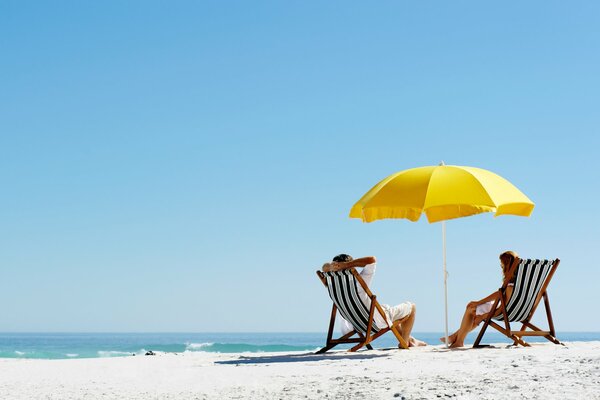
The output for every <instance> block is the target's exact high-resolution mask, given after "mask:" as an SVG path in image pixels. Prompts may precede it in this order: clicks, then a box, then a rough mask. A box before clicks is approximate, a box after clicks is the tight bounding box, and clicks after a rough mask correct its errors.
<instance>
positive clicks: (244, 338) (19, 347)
mask: <svg viewBox="0 0 600 400" xmlns="http://www.w3.org/2000/svg"><path fill="white" fill-rule="evenodd" d="M413 336H415V337H416V338H418V339H420V340H423V341H425V342H426V343H428V344H430V345H439V344H440V341H439V338H440V337H441V336H443V333H440V332H421V333H419V332H416V333H413ZM557 337H558V339H559V340H561V341H563V342H575V341H585V342H588V341H600V332H563V333H558V334H557ZM325 338H326V333H325V332H318V333H314V332H312V333H0V358H18V359H19V358H20V359H75V358H99V357H131V356H141V355H145V354H146V353H147V352H149V351H152V352H167V353H184V352H208V353H243V352H248V353H261V352H296V351H300V352H314V351H316V350H317V349H319V348H321V347H322V346H324V344H325ZM475 338H476V332H474V333H472V334H470V335H469V336H468V337H467V340H465V344H469V343H473V341H474V340H475ZM528 339H529V340H528V341H530V342H545V341H546V340H545V339H544V338H536V337H530V338H528ZM482 343H506V344H507V345H509V344H510V343H511V342H510V341H509V340H508V339H507V338H506V337H504V336H502V335H501V334H499V333H497V332H486V334H485V336H484V340H483V342H482ZM372 345H373V347H375V348H394V347H396V346H397V345H398V342H397V341H396V339H395V337H394V335H392V334H386V335H383V336H381V337H380V338H378V339H377V340H376V341H374V342H373V343H372ZM348 347H349V346H348V345H340V346H338V347H336V349H344V348H348Z"/></svg>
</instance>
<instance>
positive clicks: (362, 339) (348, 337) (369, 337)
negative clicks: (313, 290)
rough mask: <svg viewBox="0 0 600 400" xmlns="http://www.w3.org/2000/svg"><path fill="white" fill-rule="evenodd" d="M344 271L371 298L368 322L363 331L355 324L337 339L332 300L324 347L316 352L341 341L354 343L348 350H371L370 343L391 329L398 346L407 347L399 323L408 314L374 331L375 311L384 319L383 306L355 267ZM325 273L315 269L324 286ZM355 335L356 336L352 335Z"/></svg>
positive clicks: (334, 308)
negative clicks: (334, 332)
mask: <svg viewBox="0 0 600 400" xmlns="http://www.w3.org/2000/svg"><path fill="white" fill-rule="evenodd" d="M345 271H349V272H350V273H351V274H352V276H353V277H354V278H355V280H356V282H357V283H358V284H359V285H360V286H362V288H363V290H364V291H365V293H366V294H367V296H368V297H369V299H370V300H371V305H370V307H368V308H369V318H368V323H367V329H366V330H365V331H364V332H363V331H362V330H359V329H357V328H356V326H354V329H353V330H352V331H351V332H349V333H347V334H345V335H343V336H341V337H339V338H337V339H334V338H333V330H334V327H335V316H336V313H337V312H338V307H337V306H336V304H335V301H333V307H332V309H331V318H330V320H329V330H328V332H327V342H326V344H325V347H323V348H322V349H320V350H319V351H317V353H316V354H322V353H325V352H326V351H328V350H330V349H332V348H333V347H335V346H337V345H338V344H342V343H356V345H355V346H354V347H352V348H350V349H349V350H348V351H350V352H354V351H357V350H359V349H360V348H362V347H364V346H366V347H367V349H369V350H373V347H372V346H371V344H370V343H371V342H372V341H373V340H375V339H377V338H378V337H380V336H381V335H383V334H384V333H386V332H388V331H392V333H393V334H394V336H395V337H396V339H398V347H400V348H402V349H408V343H406V341H405V340H404V338H403V337H402V335H401V333H400V324H401V323H402V322H403V321H405V320H406V319H407V318H408V317H409V316H410V315H409V316H406V317H405V318H403V319H401V320H397V321H394V322H393V323H392V324H391V325H390V323H389V322H388V323H387V326H385V327H377V328H378V330H377V331H376V332H375V331H374V327H375V325H376V324H375V322H374V317H375V311H378V312H379V313H380V314H381V315H382V316H384V319H386V318H385V313H384V311H383V308H382V307H381V305H380V304H379V302H378V301H377V296H375V295H374V294H373V293H372V292H371V290H370V289H369V287H368V286H367V284H366V283H365V281H364V280H363V279H362V277H361V276H360V274H359V273H358V272H357V271H356V269H354V268H349V269H348V270H345ZM325 274H326V273H323V272H321V271H317V276H318V277H319V279H320V280H321V282H322V283H323V285H325V287H328V284H327V278H326V276H325ZM332 300H333V299H332ZM365 307H366V305H365ZM386 321H387V319H386ZM355 335H356V336H357V337H354V336H355Z"/></svg>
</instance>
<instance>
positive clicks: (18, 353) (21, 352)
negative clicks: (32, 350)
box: [15, 350, 25, 356]
mask: <svg viewBox="0 0 600 400" xmlns="http://www.w3.org/2000/svg"><path fill="white" fill-rule="evenodd" d="M15 354H16V355H18V356H24V355H25V352H24V351H19V350H15Z"/></svg>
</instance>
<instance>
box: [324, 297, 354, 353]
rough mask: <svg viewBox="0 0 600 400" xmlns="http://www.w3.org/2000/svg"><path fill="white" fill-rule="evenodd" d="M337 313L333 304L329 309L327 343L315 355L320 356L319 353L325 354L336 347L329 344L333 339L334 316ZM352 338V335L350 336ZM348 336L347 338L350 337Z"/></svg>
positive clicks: (334, 344)
mask: <svg viewBox="0 0 600 400" xmlns="http://www.w3.org/2000/svg"><path fill="white" fill-rule="evenodd" d="M336 311H337V307H336V306H335V304H334V305H333V307H332V308H331V318H330V319H329V329H328V331H327V341H326V342H325V347H323V348H322V349H321V350H319V351H317V353H316V354H321V353H325V352H326V351H327V350H329V349H331V348H333V347H335V346H336V344H337V343H333V344H332V343H331V340H332V338H333V328H334V327H335V314H336ZM350 336H352V335H350ZM350 336H348V337H350Z"/></svg>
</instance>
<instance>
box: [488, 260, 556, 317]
mask: <svg viewBox="0 0 600 400" xmlns="http://www.w3.org/2000/svg"><path fill="white" fill-rule="evenodd" d="M555 262H556V261H555V260H552V261H550V260H531V259H525V260H521V262H520V263H519V266H518V267H517V272H516V275H517V276H516V279H515V281H514V288H513V292H512V295H511V296H510V299H509V300H508V304H507V305H506V314H507V315H508V321H509V322H521V321H523V320H525V319H527V317H528V316H529V314H530V313H531V309H532V308H533V305H534V303H535V299H536V298H537V296H538V294H539V293H540V290H541V289H542V286H543V285H544V282H546V278H547V277H548V273H549V272H550V269H551V268H552V266H553V265H554V263H555ZM494 319H496V320H498V321H504V315H503V314H500V315H499V316H497V317H494Z"/></svg>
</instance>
